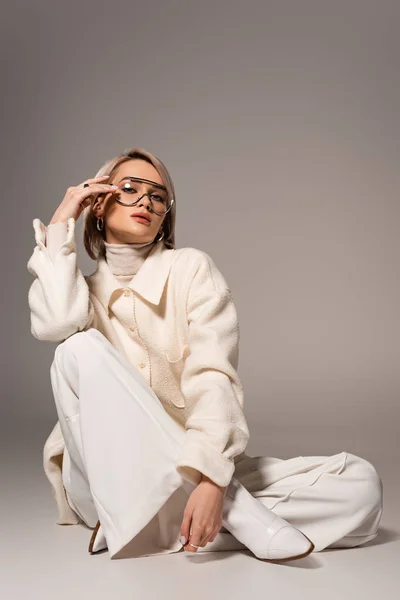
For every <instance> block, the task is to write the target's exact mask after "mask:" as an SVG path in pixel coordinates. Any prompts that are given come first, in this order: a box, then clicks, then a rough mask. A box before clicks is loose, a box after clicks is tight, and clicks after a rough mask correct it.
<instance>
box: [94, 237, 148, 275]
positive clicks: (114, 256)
mask: <svg viewBox="0 0 400 600" xmlns="http://www.w3.org/2000/svg"><path fill="white" fill-rule="evenodd" d="M156 243H157V242H154V241H153V240H152V241H151V242H145V243H133V244H128V243H127V244H111V243H109V242H106V241H104V246H105V249H106V255H105V259H106V261H107V264H108V266H109V267H110V269H111V272H112V273H113V275H115V276H117V277H118V276H120V277H128V276H129V277H133V276H134V275H136V273H137V272H138V270H139V269H140V267H141V265H142V264H143V262H144V261H145V260H146V258H147V256H148V255H149V254H150V251H151V249H152V248H153V247H154V244H156Z"/></svg>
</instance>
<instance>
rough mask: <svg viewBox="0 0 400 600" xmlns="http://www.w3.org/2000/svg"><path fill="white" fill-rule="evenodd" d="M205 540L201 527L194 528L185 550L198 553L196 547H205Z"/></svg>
mask: <svg viewBox="0 0 400 600" xmlns="http://www.w3.org/2000/svg"><path fill="white" fill-rule="evenodd" d="M203 539H204V535H203V531H202V529H201V527H196V526H194V527H193V531H192V532H191V534H190V538H189V540H188V543H187V544H186V546H185V550H188V552H197V548H196V547H195V546H201V547H202V546H205V543H204V542H203Z"/></svg>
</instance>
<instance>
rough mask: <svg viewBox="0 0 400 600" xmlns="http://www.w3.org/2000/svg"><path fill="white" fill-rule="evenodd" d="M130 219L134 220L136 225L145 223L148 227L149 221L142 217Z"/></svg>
mask: <svg viewBox="0 0 400 600" xmlns="http://www.w3.org/2000/svg"><path fill="white" fill-rule="evenodd" d="M132 219H135V220H136V221H137V222H138V223H145V224H147V225H150V221H148V220H147V219H145V218H144V217H136V216H135V215H134V216H133V217H132Z"/></svg>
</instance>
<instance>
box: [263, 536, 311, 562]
mask: <svg viewBox="0 0 400 600" xmlns="http://www.w3.org/2000/svg"><path fill="white" fill-rule="evenodd" d="M303 535H304V537H305V538H307V540H308V541H309V542H310V548H309V549H308V550H307V551H306V552H303V554H298V555H297V556H287V557H286V558H258V556H256V558H258V560H262V561H263V562H271V563H283V562H288V561H290V560H296V559H298V558H304V557H305V556H308V555H309V554H311V552H312V551H313V550H314V548H315V545H314V544H313V542H312V541H311V540H310V538H308V537H307V536H306V535H305V534H304V533H303Z"/></svg>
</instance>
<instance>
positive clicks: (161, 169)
mask: <svg viewBox="0 0 400 600" xmlns="http://www.w3.org/2000/svg"><path fill="white" fill-rule="evenodd" d="M134 158H137V159H140V160H145V161H147V162H148V163H150V164H151V165H153V167H154V168H155V169H156V170H157V172H158V173H159V175H160V177H161V179H162V181H163V184H164V185H165V187H166V188H167V193H168V198H174V203H173V205H172V208H171V210H170V211H169V212H168V213H167V215H166V217H165V219H164V221H163V225H162V231H164V238H163V239H162V242H160V243H164V244H165V245H166V246H167V248H175V214H176V213H175V211H176V205H175V204H176V199H175V189H174V184H173V183H172V179H171V176H170V174H169V172H168V169H167V167H166V166H165V165H164V163H163V162H162V161H161V160H160V159H159V158H157V157H156V156H154V154H151V152H147V151H146V150H144V149H143V148H126V149H125V150H124V151H123V152H122V153H121V154H119V155H118V156H116V157H114V158H111V159H110V160H108V161H107V162H105V163H104V164H103V166H102V167H101V168H100V169H99V170H98V172H97V173H96V175H95V177H99V176H100V175H110V180H111V181H112V179H111V177H112V176H113V175H114V173H115V171H116V170H117V169H118V167H119V166H120V165H121V164H122V163H124V162H126V161H128V160H132V159H134ZM92 206H93V203H91V204H90V205H89V206H86V207H85V209H84V211H83V216H82V218H83V243H84V246H85V249H86V252H87V253H88V254H89V256H90V258H92V259H93V260H97V259H98V258H100V257H104V256H105V245H104V240H105V229H102V231H99V230H98V229H97V218H96V216H95V215H94V214H93V211H92ZM155 243H156V242H155Z"/></svg>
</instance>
